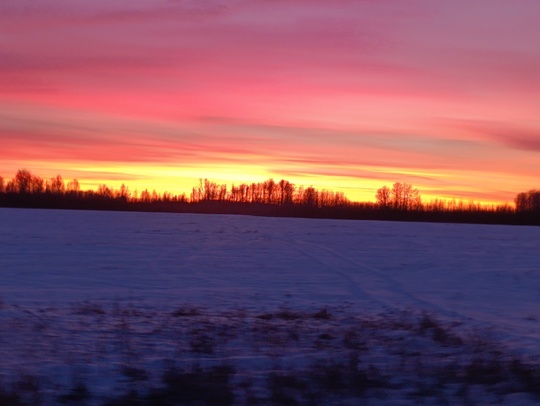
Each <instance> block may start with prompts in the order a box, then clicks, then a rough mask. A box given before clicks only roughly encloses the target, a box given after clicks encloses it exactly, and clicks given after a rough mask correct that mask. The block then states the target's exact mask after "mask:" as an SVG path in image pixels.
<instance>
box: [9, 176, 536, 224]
mask: <svg viewBox="0 0 540 406" xmlns="http://www.w3.org/2000/svg"><path fill="white" fill-rule="evenodd" d="M375 198H376V202H352V201H350V200H349V199H348V198H347V197H346V196H345V195H344V194H343V193H342V192H334V191H329V190H317V189H315V188H313V187H303V186H299V187H296V186H295V185H294V184H292V183H290V182H289V181H286V180H281V181H279V182H275V181H274V180H273V179H269V180H267V181H264V182H259V183H251V184H246V183H242V184H240V185H237V186H235V185H232V187H230V189H229V188H228V187H227V185H225V184H222V185H220V184H217V183H215V182H212V181H209V180H208V179H204V180H202V179H201V180H200V182H199V184H198V185H197V186H195V187H193V189H192V192H191V194H190V196H189V197H188V196H186V195H185V194H182V195H173V194H171V193H168V192H165V193H162V194H160V193H157V192H156V191H155V190H154V191H152V192H149V191H148V190H144V191H142V192H140V193H139V192H137V191H135V192H131V191H130V190H129V188H128V187H126V186H125V185H122V186H121V187H120V188H119V189H118V190H115V189H113V188H110V187H108V186H107V185H100V186H99V187H98V189H97V190H85V191H83V190H81V188H80V185H79V182H78V181H77V179H74V180H72V181H69V182H67V184H66V183H65V182H64V180H63V179H62V177H61V176H60V175H58V176H56V177H54V178H52V179H50V180H44V179H43V178H41V177H39V176H36V175H33V174H32V173H30V172H29V171H28V170H25V169H22V170H19V171H18V172H17V173H16V175H15V177H14V178H13V179H11V180H9V181H6V180H4V178H2V177H0V207H19V208H49V209H79V210H118V211H147V212H173V213H207V214H210V213H211V214H247V215H260V216H274V217H312V218H331V219H358V220H396V221H431V222H459V223H481V224H516V225H540V191H538V190H530V191H529V192H524V193H520V194H518V195H517V196H516V199H515V207H514V206H510V205H508V204H503V205H483V204H479V203H475V202H464V201H462V200H460V201H456V200H451V201H448V200H440V199H435V200H433V201H430V202H428V203H425V202H422V199H421V195H420V192H419V191H418V189H415V188H413V187H412V186H411V185H409V184H407V183H399V182H396V183H394V184H393V185H392V187H391V188H389V187H387V186H383V187H381V188H380V189H378V190H377V193H376V195H375Z"/></svg>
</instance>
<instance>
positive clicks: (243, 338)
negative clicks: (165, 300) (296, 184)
mask: <svg viewBox="0 0 540 406" xmlns="http://www.w3.org/2000/svg"><path fill="white" fill-rule="evenodd" d="M2 317H3V322H4V323H10V324H9V325H11V326H12V328H11V329H10V330H4V331H2V332H0V338H2V339H3V340H5V341H4V343H5V344H4V345H3V347H4V349H3V350H4V351H6V348H8V349H9V355H8V356H7V357H6V356H5V355H6V354H4V359H3V362H2V365H1V366H0V373H1V374H0V376H3V377H4V378H0V404H2V405H4V406H6V405H13V406H15V405H17V406H19V405H42V404H50V405H84V404H92V405H104V406H120V405H215V404H219V405H237V404H238V405H320V404H327V405H343V404H351V405H352V404H365V403H366V402H367V401H368V400H372V401H378V402H380V403H383V404H404V402H407V404H464V405H467V404H471V405H472V404H536V403H537V402H538V403H540V365H539V364H538V360H537V359H531V358H527V357H526V356H524V355H518V354H517V353H515V352H513V351H512V350H510V349H508V348H505V346H504V344H503V343H502V342H501V341H497V339H496V338H493V337H490V334H489V333H486V332H482V331H479V330H478V329H477V328H474V326H467V325H466V324H464V323H463V322H460V321H456V320H453V321H452V320H446V321H443V320H442V319H439V318H437V317H436V316H434V315H433V314H431V313H414V312H410V311H409V312H387V313H384V314H369V313H366V314H362V313H358V312H354V311H352V310H350V309H347V308H322V309H315V310H312V311H309V310H303V311H299V310H293V309H290V308H286V307H281V308H276V309H274V310H271V311H268V310H267V311H257V310H245V309H236V310H234V309H229V310H224V311H221V312H211V311H208V310H206V309H204V308H200V307H191V306H190V305H181V306H179V307H177V308H176V309H172V310H165V309H158V308H149V307H148V306H144V307H140V306H137V305H134V304H126V303H121V302H114V303H104V302H84V303H79V304H77V305H74V306H73V308H71V309H55V308H43V309H27V308H25V309H22V308H18V307H15V306H10V305H9V303H5V304H4V315H3V316H2ZM38 334H39V337H40V338H39V339H38V340H35V339H32V338H31V337H36V336H37V335H38ZM14 338H18V339H17V340H14ZM81 343H84V345H81ZM17 356H21V357H22V358H21V359H20V360H19V362H20V364H19V365H20V366H19V367H15V368H20V373H19V374H18V375H17V374H14V373H13V371H7V370H6V365H7V364H8V361H9V360H10V358H12V357H17ZM9 368H11V369H13V367H9ZM51 371H56V372H53V373H51ZM60 371H61V372H60ZM6 376H8V377H10V378H9V379H7V378H5V377H6Z"/></svg>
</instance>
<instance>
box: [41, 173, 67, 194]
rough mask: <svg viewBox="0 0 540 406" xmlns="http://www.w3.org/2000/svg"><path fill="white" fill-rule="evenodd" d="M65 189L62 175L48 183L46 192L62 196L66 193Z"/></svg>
mask: <svg viewBox="0 0 540 406" xmlns="http://www.w3.org/2000/svg"><path fill="white" fill-rule="evenodd" d="M65 189H66V187H65V185H64V180H63V179H62V176H60V175H56V176H55V177H54V178H51V180H50V181H49V182H47V186H46V190H47V191H48V192H50V193H53V194H57V195H61V194H63V193H64V191H65Z"/></svg>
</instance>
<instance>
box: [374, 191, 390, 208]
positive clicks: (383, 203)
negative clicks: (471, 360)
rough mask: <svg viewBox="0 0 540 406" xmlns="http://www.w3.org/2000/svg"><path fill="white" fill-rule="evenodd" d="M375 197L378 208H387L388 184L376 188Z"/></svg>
mask: <svg viewBox="0 0 540 406" xmlns="http://www.w3.org/2000/svg"><path fill="white" fill-rule="evenodd" d="M375 199H376V200H377V206H379V208H380V209H388V208H389V207H390V189H389V188H388V186H383V187H382V188H380V189H378V190H377V194H376V195H375Z"/></svg>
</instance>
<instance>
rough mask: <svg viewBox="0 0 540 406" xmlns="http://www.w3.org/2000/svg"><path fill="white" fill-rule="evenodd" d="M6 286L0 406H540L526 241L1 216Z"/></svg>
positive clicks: (439, 229) (218, 222) (104, 217)
mask: <svg viewBox="0 0 540 406" xmlns="http://www.w3.org/2000/svg"><path fill="white" fill-rule="evenodd" d="M0 277H1V285H0V286H1V287H0V323H1V325H2V328H1V331H0V386H1V387H3V389H2V390H3V392H0V403H1V402H2V399H4V400H6V399H8V398H9V399H13V398H14V396H15V394H18V395H17V396H19V398H18V400H19V401H21V402H23V403H24V402H26V403H32V402H35V403H38V404H40V403H47V402H49V403H64V404H70V403H73V404H74V403H77V402H87V403H89V404H103V403H104V402H109V404H121V403H120V402H121V400H123V401H127V400H126V399H128V400H129V399H131V400H129V402H128V403H133V402H134V401H135V400H134V399H137V400H138V401H139V402H143V400H146V401H147V403H155V404H158V403H159V401H158V400H156V399H158V398H159V399H162V403H161V404H167V403H166V401H165V400H163V399H166V398H169V399H177V402H182V401H183V400H185V399H188V398H182V396H184V395H182V394H180V393H179V392H178V390H177V389H174V388H175V387H176V388H178V387H181V386H182V385H186V386H189V387H191V389H186V390H185V391H184V392H186V393H187V392H189V391H190V390H191V391H192V392H193V393H191V392H190V393H191V395H190V396H192V398H193V399H199V401H200V402H201V403H203V404H204V403H205V402H206V403H215V401H216V399H215V398H205V397H204V396H207V395H208V393H210V392H213V393H214V394H215V396H217V397H218V398H220V399H221V401H220V403H223V404H226V403H231V402H232V403H234V404H261V403H262V404H268V403H278V404H279V403H287V402H289V403H290V404H295V403H294V402H297V403H300V404H304V403H305V404H320V403H326V404H329V403H336V404H343V403H344V402H347V401H349V402H350V404H357V403H358V402H357V401H358V399H362V400H363V401H364V402H369V404H396V403H399V402H402V403H403V404H407V403H415V402H417V401H418V400H419V399H420V400H425V401H426V402H428V403H445V402H448V403H464V402H465V403H466V402H472V403H475V402H477V401H479V400H482V402H485V401H487V402H488V403H491V404H494V403H495V404H496V403H501V404H515V403H516V402H518V403H520V404H536V403H540V398H539V397H538V396H539V395H540V389H538V388H537V384H538V383H540V370H539V369H538V365H539V364H540V228H536V227H511V226H481V225H461V224H429V223H423V224H419V223H392V222H371V221H337V220H313V219H290V218H263V217H248V216H227V215H191V214H161V213H117V212H91V211H52V210H18V209H0ZM164 374H165V375H166V376H164ZM167 374H168V375H167ZM167 377H168V378H167ZM199 381H206V382H214V383H213V385H217V386H211V387H210V389H208V388H206V390H202V389H201V391H200V392H201V393H198V392H197V393H196V390H195V389H193V388H196V387H198V386H197V385H199V383H200V382H199ZM186 382H187V383H186ZM535 388H536V389H535ZM175 390H176V392H175ZM203 392H205V393H206V395H203V394H202V393H203ZM2 393H4V395H2ZM130 393H131V394H130ZM2 396H4V398H2ZM10 396H11V397H10ZM129 396H131V398H129ZM160 396H161V397H160ZM186 396H187V395H186ZM201 396H202V397H201ZM114 402H117V403H114ZM14 404H15V403H14Z"/></svg>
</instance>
